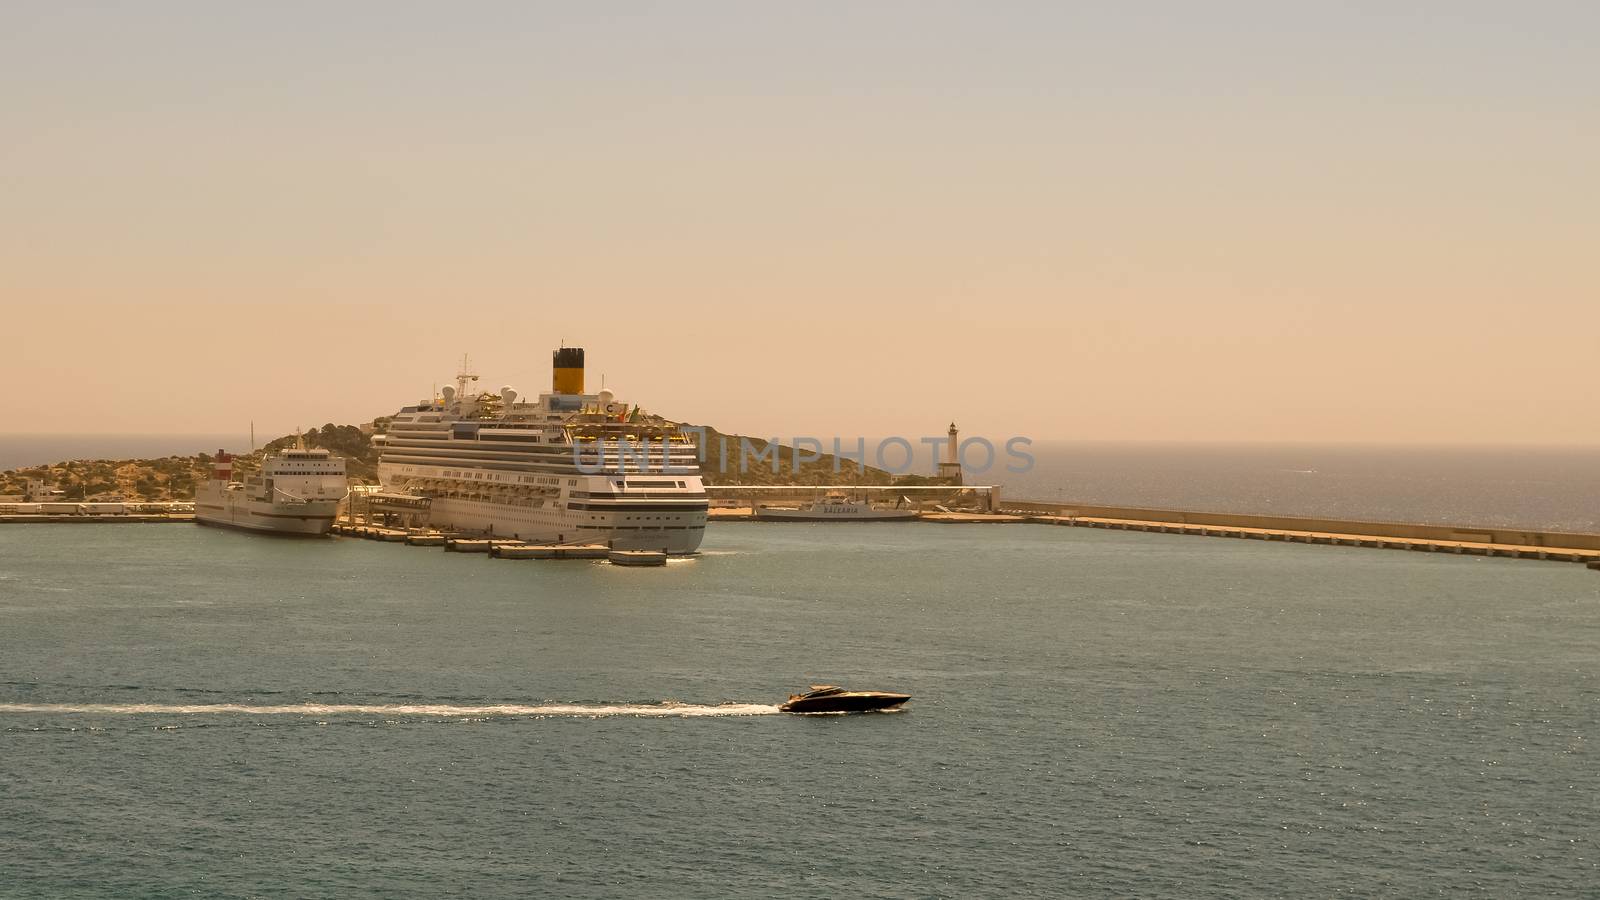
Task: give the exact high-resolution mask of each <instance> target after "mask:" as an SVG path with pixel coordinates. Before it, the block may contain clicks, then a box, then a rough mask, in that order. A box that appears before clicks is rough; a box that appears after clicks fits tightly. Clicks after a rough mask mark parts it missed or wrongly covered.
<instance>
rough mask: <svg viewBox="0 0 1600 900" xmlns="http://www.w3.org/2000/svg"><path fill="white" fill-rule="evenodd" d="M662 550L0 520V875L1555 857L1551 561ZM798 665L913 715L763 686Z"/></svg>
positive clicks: (595, 874) (1125, 552)
mask: <svg viewBox="0 0 1600 900" xmlns="http://www.w3.org/2000/svg"><path fill="white" fill-rule="evenodd" d="M1313 467H1315V466H1313ZM703 550H704V552H703V553H702V554H701V555H700V556H698V557H696V558H691V559H683V560H674V561H673V562H672V563H671V564H669V565H668V566H666V567H665V568H661V569H632V568H621V567H613V566H610V565H607V564H605V563H604V562H590V561H506V560H491V559H488V558H486V557H484V556H480V555H474V554H454V553H445V552H442V551H439V550H437V549H424V548H414V547H406V546H404V545H396V544H382V543H373V542H366V541H361V540H356V539H348V538H329V539H325V540H289V539H272V538H267V537H260V536H255V535H249V534H243V533H236V532H232V531H226V530H214V529H208V528H203V527H198V526H193V525H177V524H161V525H139V524H118V525H93V524H78V525H7V526H0V896H4V897H7V898H35V897H37V898H60V897H87V898H101V897H103V898H122V897H148V898H177V897H197V896H199V897H237V898H255V897H270V898H279V897H282V898H289V897H294V898H378V897H400V896H429V897H473V898H510V897H529V896H557V897H574V898H609V897H686V898H699V897H706V898H710V897H729V896H737V897H795V898H835V897H889V898H945V897H948V898H972V897H1063V896H1105V897H1150V898H1213V897H1214V898H1224V897H1227V898H1233V897H1332V896H1359V897H1406V898H1413V897H1485V898H1503V897H1515V896H1584V895H1592V894H1593V892H1594V890H1595V885H1596V884H1600V828H1597V822H1600V819H1597V817H1596V812H1595V809H1596V805H1595V798H1596V786H1597V782H1596V776H1595V771H1596V762H1597V760H1596V744H1597V743H1600V573H1596V572H1592V571H1589V570H1587V569H1585V568H1584V567H1582V566H1578V565H1573V564H1560V563H1552V562H1538V561H1527V560H1512V559H1502V558H1483V557H1475V556H1457V555H1454V554H1450V555H1436V554H1420V553H1401V552H1393V551H1380V550H1366V549H1359V548H1351V547H1333V546H1316V545H1299V544H1281V543H1276V542H1274V543H1270V544H1269V543H1265V542H1259V541H1230V540H1223V539H1213V538H1199V537H1186V536H1180V535H1164V534H1145V533H1137V532H1121V531H1105V530H1094V529H1075V528H1060V527H1049V526H1043V525H1029V524H986V525H972V526H964V527H958V526H941V527H935V526H931V525H924V524H913V523H894V524H887V523H886V524H866V523H845V524H823V525H818V524H764V523H717V524H713V525H712V526H711V527H710V528H709V529H708V531H707V535H706V541H705V545H704V547H703ZM813 683H837V684H843V685H847V686H852V687H858V688H873V689H884V690H896V691H904V692H907V693H910V694H911V695H913V699H912V701H911V702H910V703H909V704H908V705H907V706H906V708H905V709H904V710H903V711H900V712H893V713H876V714H865V715H849V716H790V715H786V714H781V713H779V712H778V710H777V707H776V704H777V703H778V702H780V701H781V700H783V699H784V697H785V696H786V695H787V694H788V693H790V692H791V691H795V690H800V689H804V688H805V686H806V685H808V684H813Z"/></svg>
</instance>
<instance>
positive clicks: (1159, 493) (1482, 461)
mask: <svg viewBox="0 0 1600 900" xmlns="http://www.w3.org/2000/svg"><path fill="white" fill-rule="evenodd" d="M249 446H250V443H249V436H248V435H240V434H221V435H218V434H194V435H24V436H0V471H4V470H6V469H11V468H17V467H20V466H30V465H40V464H43V463H49V462H56V461H59V460H64V459H94V458H108V459H126V458H143V457H153V456H164V455H169V454H183V455H187V454H192V453H196V452H200V451H201V450H203V449H204V450H210V449H216V448H223V449H227V450H229V451H235V452H236V451H239V450H244V449H248V448H249ZM1029 450H1030V452H1031V453H1032V455H1033V457H1034V463H1033V466H1032V468H1031V469H1030V470H1028V471H1026V472H1020V473H1018V472H1009V471H1006V469H1005V467H1006V465H1007V464H1008V463H1014V462H1015V461H1014V460H1009V459H1007V458H1005V457H1003V456H1002V457H1001V459H1000V460H998V461H997V462H996V463H995V465H994V466H993V467H992V468H990V469H988V470H984V471H969V472H967V473H966V480H967V482H968V483H969V484H987V485H995V486H997V487H998V489H999V491H1000V495H1001V497H1002V498H1003V499H1004V498H1009V499H1013V500H1044V501H1061V502H1078V503H1098V504H1106V505H1112V506H1140V507H1157V508H1164V509H1184V510H1198V511H1203V512H1231V513H1251V514H1260V515H1297V516H1321V517H1329V518H1341V519H1362V520H1367V521H1378V522H1425V523H1430V524H1456V525H1485V526H1497V527H1519V528H1535V529H1544V530H1551V531H1589V532H1592V531H1600V447H1586V446H1576V447H1539V446H1532V447H1529V446H1512V445H1507V446H1444V445H1441V446H1425V445H1424V446H1395V445H1360V444H1324V445H1317V444H1160V443H1131V444H1123V443H1105V442H1087V441H1085V442H1072V443H1069V442H1055V443H1050V442H1040V443H1038V444H1035V445H1033V446H1032V447H1031V448H1029ZM976 456H978V454H976V453H974V457H976Z"/></svg>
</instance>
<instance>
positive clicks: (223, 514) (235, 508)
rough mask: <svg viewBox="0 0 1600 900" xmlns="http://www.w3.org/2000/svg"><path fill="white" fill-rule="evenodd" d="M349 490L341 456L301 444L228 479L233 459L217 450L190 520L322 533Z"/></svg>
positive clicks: (279, 531) (276, 531)
mask: <svg viewBox="0 0 1600 900" xmlns="http://www.w3.org/2000/svg"><path fill="white" fill-rule="evenodd" d="M349 492H350V488H349V482H348V480H347V479H346V478H345V471H344V460H343V459H342V458H340V457H337V456H334V455H332V454H331V453H329V452H328V451H327V450H321V449H306V448H305V447H304V446H303V445H302V446H297V447H295V448H294V449H291V450H284V451H282V452H280V453H276V454H268V455H267V456H266V457H265V458H263V459H262V461H261V471H259V472H257V473H255V474H253V475H247V476H245V479H244V480H243V481H234V480H233V458H232V457H231V456H229V455H228V454H227V453H226V452H224V451H222V450H218V451H217V457H216V460H215V462H214V463H213V465H212V469H211V478H210V479H209V480H207V481H206V482H205V483H203V484H201V485H200V486H199V487H198V488H196V489H195V495H194V519H195V521H196V522H199V523H200V524H202V525H226V526H230V527H233V528H244V529H248V530H250V531H260V532H269V533H272V534H299V535H324V534H327V533H328V531H329V529H331V528H332V527H333V519H334V516H335V515H337V513H338V510H339V503H340V501H342V500H344V498H345V495H346V494H348V493H349Z"/></svg>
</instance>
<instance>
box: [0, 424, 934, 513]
mask: <svg viewBox="0 0 1600 900" xmlns="http://www.w3.org/2000/svg"><path fill="white" fill-rule="evenodd" d="M376 424H377V426H378V430H379V431H382V429H383V426H384V425H385V424H386V420H383V419H380V420H378V421H377V423H376ZM696 427H699V426H696ZM705 437H706V442H705V447H704V454H703V455H704V459H705V462H704V463H703V464H702V467H701V473H702V475H703V476H704V477H705V480H706V483H707V484H713V485H762V484H827V485H848V484H890V483H891V482H898V483H936V482H934V480H933V479H928V478H923V477H919V476H906V477H903V478H900V479H896V478H895V477H894V476H892V475H890V474H889V473H888V472H885V471H884V470H882V469H878V468H874V467H872V466H862V465H860V464H859V463H857V462H856V461H854V460H852V459H840V460H839V461H838V466H837V471H835V461H834V458H833V457H832V456H831V455H828V454H822V455H821V457H820V458H818V459H809V458H807V459H805V460H802V461H801V463H800V464H799V466H798V467H797V466H796V465H795V451H794V448H793V447H791V446H788V445H784V444H778V445H777V446H776V448H775V449H772V448H769V441H767V440H765V439H763V438H757V437H748V436H744V435H738V434H725V433H723V432H720V431H717V430H716V429H714V428H711V427H709V426H705ZM299 439H303V440H304V441H305V443H306V446H308V447H322V448H326V449H327V450H329V451H331V452H332V453H334V454H335V455H336V456H342V457H344V459H345V468H346V471H348V472H349V474H350V479H351V481H353V482H357V483H362V484H374V483H376V482H377V480H378V448H377V447H376V446H375V445H374V444H373V442H372V437H371V435H368V434H364V433H362V430H361V428H360V427H358V426H355V425H335V424H333V423H332V422H330V423H328V424H326V425H324V426H322V427H321V428H313V429H311V430H310V431H307V432H305V433H304V434H303V435H300V436H299ZM296 440H297V438H296V436H295V435H285V436H283V437H280V438H277V439H276V440H272V441H269V442H267V444H266V446H264V447H262V448H261V449H259V450H257V451H255V452H254V453H249V454H240V455H238V456H236V457H234V464H233V468H234V472H235V475H236V476H237V475H240V474H244V473H248V472H254V471H257V470H258V469H260V468H261V457H262V455H263V454H265V453H268V452H276V451H279V450H283V449H285V448H287V447H292V446H294V444H295V441H296ZM723 448H726V453H725V454H724V450H723ZM811 452H812V451H810V450H809V448H806V449H805V452H804V453H803V454H802V455H805V456H807V457H809V455H810V453H811ZM763 454H773V455H775V456H776V458H777V470H776V471H774V470H773V456H772V455H766V456H763ZM741 455H742V457H743V460H744V465H743V466H742V467H741V465H740V459H741ZM212 461H213V455H212V454H210V453H196V454H194V455H193V456H165V457H160V458H156V459H75V460H67V461H64V462H58V463H52V464H50V465H45V466H32V467H28V468H22V469H12V470H10V471H6V472H0V494H21V493H22V491H23V482H24V479H27V478H42V479H44V480H45V481H47V482H49V483H50V484H51V485H52V486H53V487H54V488H56V489H57V490H61V491H64V492H65V494H64V499H67V500H96V499H119V500H126V501H155V500H190V499H193V498H194V490H195V486H196V484H197V483H198V482H200V481H203V480H204V479H206V478H207V477H209V473H210V470H211V464H212Z"/></svg>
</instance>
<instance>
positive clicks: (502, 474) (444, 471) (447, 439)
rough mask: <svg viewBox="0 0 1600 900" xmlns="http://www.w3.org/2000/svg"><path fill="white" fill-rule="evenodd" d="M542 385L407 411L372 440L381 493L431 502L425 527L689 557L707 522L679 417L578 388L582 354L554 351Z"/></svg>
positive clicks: (444, 397)
mask: <svg viewBox="0 0 1600 900" xmlns="http://www.w3.org/2000/svg"><path fill="white" fill-rule="evenodd" d="M552 368H553V373H552V378H551V389H550V390H549V391H547V392H545V393H541V394H540V395H539V397H538V399H536V400H527V399H524V398H523V397H522V396H521V395H520V394H519V393H518V392H517V391H516V390H514V389H513V388H510V387H502V388H501V389H500V390H499V391H498V392H489V391H479V390H478V389H477V388H476V387H475V382H477V380H478V376H477V375H474V374H472V373H471V372H470V371H469V370H468V367H467V365H466V362H465V361H464V360H463V363H462V368H461V373H460V374H459V375H457V376H456V385H455V387H454V388H451V387H446V388H444V390H443V391H442V392H441V393H440V396H437V397H434V398H431V399H430V400H426V401H423V402H421V403H418V404H416V405H413V406H407V407H405V408H403V409H401V410H400V411H399V412H397V413H395V415H394V416H393V417H392V418H391V419H390V421H389V424H388V429H387V432H386V433H384V434H381V435H377V436H375V437H374V441H375V442H376V443H377V444H378V445H379V448H380V450H379V456H378V480H379V481H380V482H381V483H382V485H383V488H384V490H385V491H389V492H395V493H401V494H406V495H410V496H422V497H427V498H429V501H430V502H429V504H428V505H429V513H428V515H429V519H430V523H431V524H432V526H433V527H434V528H439V529H444V530H453V531H468V532H477V533H482V534H489V535H492V536H495V537H506V538H515V539H519V540H529V541H540V542H548V543H575V544H605V545H608V546H610V547H611V548H613V549H616V550H661V551H665V552H667V553H671V554H689V553H693V552H695V551H696V550H697V549H698V548H699V546H700V540H701V538H702V537H704V535H705V528H706V507H707V501H706V490H705V485H704V483H703V482H702V481H701V478H700V453H699V449H698V446H697V445H696V444H695V443H694V441H693V440H692V439H691V437H690V436H689V435H688V434H686V433H685V432H684V431H683V428H682V426H681V425H680V424H678V423H676V422H670V421H667V420H666V419H663V418H661V417H660V416H651V415H646V414H644V412H643V411H642V410H640V409H639V407H638V406H637V405H635V406H633V407H631V408H630V407H629V405H628V404H627V403H625V402H622V401H619V400H618V399H617V397H616V395H615V393H613V392H612V391H609V390H603V389H602V390H600V391H599V392H597V393H593V394H590V393H585V392H584V385H583V372H584V358H583V349H582V348H579V347H563V348H561V349H559V350H556V351H555V352H554V353H553V354H552Z"/></svg>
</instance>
